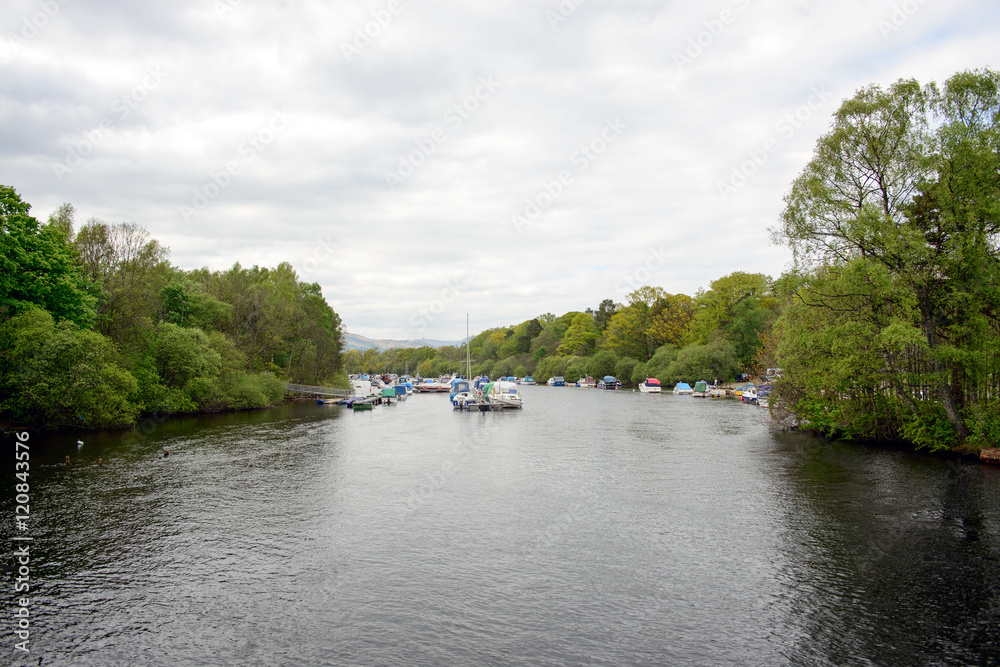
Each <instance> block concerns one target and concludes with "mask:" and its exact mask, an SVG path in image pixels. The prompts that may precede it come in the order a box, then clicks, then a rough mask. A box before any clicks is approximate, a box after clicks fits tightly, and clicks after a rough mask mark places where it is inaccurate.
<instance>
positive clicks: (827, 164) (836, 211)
mask: <svg viewBox="0 0 1000 667" xmlns="http://www.w3.org/2000/svg"><path fill="white" fill-rule="evenodd" d="M934 113H936V114H937V115H938V119H937V120H936V122H935V123H933V124H932V119H933V114H934ZM932 125H933V129H932ZM998 126H1000V99H998V76H997V74H996V73H995V72H992V71H979V72H964V73H960V74H957V75H955V76H954V77H952V78H951V79H949V81H948V82H947V83H946V85H945V88H944V92H943V94H941V93H939V92H938V90H937V88H936V86H933V85H931V86H926V87H921V86H920V85H919V84H918V83H917V82H915V81H900V82H898V83H896V84H894V85H892V86H890V87H889V88H887V89H884V90H883V89H882V88H880V87H877V86H871V87H869V88H866V89H863V90H862V91H859V93H858V94H857V95H856V96H855V97H854V98H852V99H850V100H848V101H846V102H845V103H844V104H843V105H842V106H841V108H840V109H839V110H838V112H837V114H836V115H835V118H834V124H833V129H832V130H831V131H830V132H829V133H828V134H826V135H824V136H823V137H821V138H820V140H819V143H818V145H817V149H816V155H815V157H814V158H813V160H812V161H811V162H810V163H809V165H808V166H807V167H806V169H805V171H804V172H803V174H802V175H801V176H800V177H799V178H798V179H796V181H795V182H794V183H793V185H792V190H791V193H790V194H789V195H788V197H787V199H786V202H787V207H786V209H785V212H784V214H783V217H782V224H781V226H780V227H779V228H778V229H777V230H775V231H776V235H777V237H778V238H779V239H780V240H782V241H783V242H784V243H786V244H788V245H789V246H790V247H791V248H792V250H793V252H794V255H795V257H796V261H797V262H798V265H799V266H800V267H803V268H804V269H805V268H812V269H813V271H814V273H813V277H812V281H811V283H810V284H809V285H808V286H807V287H808V289H809V292H808V294H807V295H806V294H804V293H803V292H802V290H800V300H799V302H800V303H802V304H808V305H810V306H811V307H813V308H821V309H827V310H830V311H835V312H838V313H839V318H838V319H837V321H836V322H834V321H825V322H823V323H822V326H824V327H828V328H831V329H836V330H841V329H843V327H845V326H848V325H849V324H851V323H855V326H856V327H858V328H859V329H861V330H862V331H864V334H863V335H861V336H856V337H854V338H853V339H852V340H853V341H854V344H855V345H861V346H863V349H869V350H874V351H878V352H879V354H878V355H877V356H876V357H875V358H872V359H869V360H867V361H868V362H870V363H872V364H874V366H873V367H872V369H873V371H872V372H877V373H878V376H877V377H875V376H873V375H872V372H868V373H863V374H862V375H860V376H859V377H865V378H867V380H866V381H865V382H863V383H855V385H854V386H852V387H851V388H849V389H845V391H844V392H843V396H842V400H843V401H844V402H845V403H847V404H850V405H852V406H857V405H864V404H865V401H869V402H870V401H871V400H877V401H878V402H880V403H885V404H886V407H887V411H886V412H883V413H881V415H882V416H881V417H880V419H881V421H880V423H879V424H877V425H875V426H873V427H872V428H870V429H869V430H868V432H869V433H873V434H874V433H884V432H898V433H901V434H902V435H903V437H906V438H907V439H909V440H910V441H913V442H916V443H917V444H921V445H926V446H930V447H939V446H948V445H950V444H956V443H959V442H962V441H963V440H967V439H973V440H975V439H979V440H981V434H983V433H986V432H989V431H990V430H991V429H993V428H994V426H993V424H994V422H993V421H992V417H991V415H992V414H994V413H995V412H994V411H995V406H996V405H997V400H998V397H997V390H996V382H995V380H992V379H991V378H995V377H996V373H997V361H996V359H997V355H996V342H995V341H996V340H997V337H998V336H997V333H998V329H997V321H998V319H1000V318H998V314H1000V308H998V304H997V294H998V289H997V287H998V274H1000V272H998V269H997V262H998V258H997V250H996V248H997V245H998V243H997V231H998V227H997V225H998V219H1000V218H998V216H997V214H996V211H997V210H998V205H997V202H998V197H1000V184H998V178H1000V176H998V174H1000V172H998V167H1000V162H998V160H1000V157H998V156H1000V137H998V135H1000V127H998ZM822 271H826V272H827V273H823V272H822ZM824 290H825V291H824ZM849 290H850V291H849ZM848 302H849V303H852V304H853V305H854V310H853V311H852V310H847V309H844V308H843V307H842V305H841V304H844V303H848ZM862 325H863V326H862ZM864 327H867V329H864ZM783 331H785V332H786V335H791V334H790V333H789V332H790V330H789V329H788V328H787V322H786V327H785V328H784V329H783ZM779 348H781V349H784V350H785V351H786V354H789V355H792V356H793V358H796V359H799V360H800V365H801V359H802V358H801V357H795V354H794V352H793V351H791V350H790V348H789V347H788V346H787V345H784V346H782V345H781V344H779ZM837 363H839V360H836V359H835V360H824V359H821V358H816V359H814V360H813V361H812V365H807V366H808V368H803V369H802V372H803V374H804V375H808V374H809V372H810V369H815V370H817V371H818V370H819V369H820V368H822V367H823V366H824V365H827V366H830V365H832V364H837ZM861 363H863V362H862V360H861V359H858V364H859V365H860V364H861ZM782 367H784V364H782ZM859 367H860V366H859ZM796 382H797V383H798V385H796ZM785 384H786V388H785V392H786V394H788V395H795V396H796V397H797V402H796V404H797V406H798V408H799V409H807V408H808V406H809V405H812V404H815V403H817V402H818V403H822V402H823V401H822V399H821V398H818V397H817V396H816V395H815V394H814V393H813V391H812V390H810V388H809V386H808V384H809V383H808V381H801V380H794V379H793V378H789V379H788V380H786V383H785ZM886 393H889V394H890V395H889V396H886V395H885V394H886ZM873 397H874V398H873ZM897 406H898V408H897ZM890 408H891V409H890ZM859 413H861V410H860V409H854V410H853V411H852V412H851V415H854V414H859ZM839 423H841V425H843V426H844V428H845V429H848V430H850V431H851V432H859V433H862V432H865V429H864V428H859V427H857V426H856V422H855V421H852V420H851V419H847V418H842V419H840V420H839ZM941 424H944V425H946V431H947V432H948V433H949V435H948V437H944V436H943V435H942V431H941V429H940V425H941Z"/></svg>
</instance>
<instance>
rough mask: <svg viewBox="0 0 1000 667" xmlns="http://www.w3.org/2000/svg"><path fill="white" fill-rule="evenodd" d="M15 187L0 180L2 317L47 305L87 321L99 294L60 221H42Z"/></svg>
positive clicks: (52, 310)
mask: <svg viewBox="0 0 1000 667" xmlns="http://www.w3.org/2000/svg"><path fill="white" fill-rule="evenodd" d="M30 210H31V206H30V205H28V204H27V203H25V202H23V201H22V200H21V197H20V196H19V195H18V194H17V192H15V191H14V188H12V187H9V186H6V185H0V319H3V318H8V317H11V316H13V315H16V314H18V313H21V312H24V311H25V310H27V309H28V308H30V307H31V306H38V307H40V308H44V309H45V310H47V311H48V312H50V313H52V314H53V315H54V316H55V317H56V318H57V319H68V320H70V321H72V322H74V323H76V324H77V325H78V326H81V327H88V326H90V325H91V324H92V323H93V321H94V305H95V299H94V296H93V294H91V292H90V290H89V288H88V285H87V282H86V281H85V280H84V279H83V278H82V277H81V275H80V270H79V268H78V267H77V264H76V259H77V258H76V254H75V252H74V251H73V248H72V246H71V245H70V244H69V243H68V240H67V236H66V231H65V229H64V228H63V226H62V225H61V224H60V223H50V224H47V225H40V224H39V223H38V221H37V220H36V219H35V218H33V217H31V216H30V215H28V213H29V211H30Z"/></svg>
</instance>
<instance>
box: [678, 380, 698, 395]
mask: <svg viewBox="0 0 1000 667" xmlns="http://www.w3.org/2000/svg"><path fill="white" fill-rule="evenodd" d="M693 393H694V389H692V388H691V385H689V384H688V383H687V382H678V383H677V384H675V385H674V394H676V395H685V394H686V395H690V394H693Z"/></svg>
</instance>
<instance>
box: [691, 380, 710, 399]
mask: <svg viewBox="0 0 1000 667" xmlns="http://www.w3.org/2000/svg"><path fill="white" fill-rule="evenodd" d="M691 395H692V396H694V397H695V398H708V383H707V382H705V381H704V380H698V381H697V382H695V383H694V390H693V391H692V393H691Z"/></svg>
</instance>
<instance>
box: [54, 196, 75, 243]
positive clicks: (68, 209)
mask: <svg viewBox="0 0 1000 667" xmlns="http://www.w3.org/2000/svg"><path fill="white" fill-rule="evenodd" d="M75 217H76V209H75V208H73V205H72V204H70V203H69V202H66V203H65V204H62V205H61V206H60V207H59V208H57V209H56V210H55V211H54V212H53V213H50V214H49V222H48V224H50V225H52V226H53V227H57V228H58V229H60V230H61V231H62V232H63V234H65V235H66V240H67V241H69V242H70V243H72V242H73V235H74V233H75V232H74V230H73V221H74V218H75Z"/></svg>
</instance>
